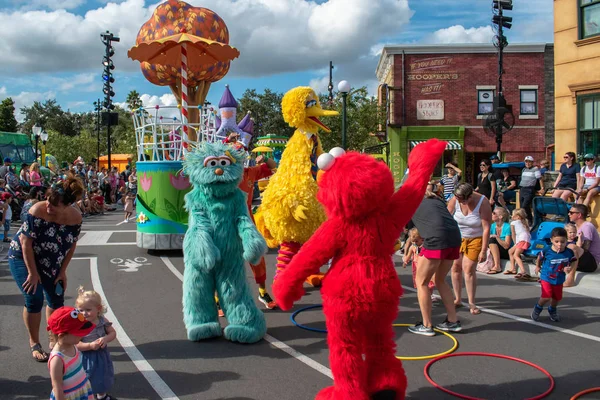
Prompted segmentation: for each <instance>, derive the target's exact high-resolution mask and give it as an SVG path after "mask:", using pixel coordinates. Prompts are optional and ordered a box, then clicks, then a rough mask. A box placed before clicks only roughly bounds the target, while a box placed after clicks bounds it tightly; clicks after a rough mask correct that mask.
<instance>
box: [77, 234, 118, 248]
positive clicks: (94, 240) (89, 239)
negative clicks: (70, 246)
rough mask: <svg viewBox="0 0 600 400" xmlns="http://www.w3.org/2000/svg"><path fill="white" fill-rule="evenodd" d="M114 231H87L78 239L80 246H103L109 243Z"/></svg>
mask: <svg viewBox="0 0 600 400" xmlns="http://www.w3.org/2000/svg"><path fill="white" fill-rule="evenodd" d="M112 234H113V233H112V231H87V232H85V235H83V237H82V238H81V239H79V240H78V241H77V245H78V246H91V245H98V246H102V245H104V244H107V243H108V240H109V239H110V236H111V235H112Z"/></svg>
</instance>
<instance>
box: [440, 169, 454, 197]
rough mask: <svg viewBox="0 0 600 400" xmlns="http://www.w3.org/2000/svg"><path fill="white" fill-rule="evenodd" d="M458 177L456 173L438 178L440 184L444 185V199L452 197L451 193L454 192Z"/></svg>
mask: <svg viewBox="0 0 600 400" xmlns="http://www.w3.org/2000/svg"><path fill="white" fill-rule="evenodd" d="M458 179H459V175H458V174H456V175H454V176H450V175H444V176H443V177H442V179H441V180H440V183H441V184H442V186H444V199H446V201H448V199H450V197H452V194H453V193H454V188H455V187H456V184H457V183H458Z"/></svg>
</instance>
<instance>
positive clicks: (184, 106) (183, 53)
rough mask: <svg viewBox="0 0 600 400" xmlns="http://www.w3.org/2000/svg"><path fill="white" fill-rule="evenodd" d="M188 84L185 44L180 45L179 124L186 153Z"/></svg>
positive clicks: (183, 149)
mask: <svg viewBox="0 0 600 400" xmlns="http://www.w3.org/2000/svg"><path fill="white" fill-rule="evenodd" d="M187 85H188V82H187V44H186V43H185V42H183V43H182V44H181V123H182V124H183V135H182V145H183V148H182V151H183V152H184V154H185V152H186V151H187V149H188V147H187V141H188V138H189V136H188V87H187Z"/></svg>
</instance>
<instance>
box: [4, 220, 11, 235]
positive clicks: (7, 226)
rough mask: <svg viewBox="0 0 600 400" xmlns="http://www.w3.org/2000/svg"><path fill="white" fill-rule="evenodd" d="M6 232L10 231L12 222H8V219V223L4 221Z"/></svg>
mask: <svg viewBox="0 0 600 400" xmlns="http://www.w3.org/2000/svg"><path fill="white" fill-rule="evenodd" d="M4 231H5V232H8V231H10V220H8V219H7V220H6V221H4ZM9 239H10V238H9Z"/></svg>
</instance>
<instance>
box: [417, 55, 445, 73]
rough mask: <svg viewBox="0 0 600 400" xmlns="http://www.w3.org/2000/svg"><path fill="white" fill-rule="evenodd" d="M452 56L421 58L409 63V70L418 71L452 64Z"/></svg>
mask: <svg viewBox="0 0 600 400" xmlns="http://www.w3.org/2000/svg"><path fill="white" fill-rule="evenodd" d="M453 61H454V60H453V58H452V57H433V58H422V59H420V60H418V61H414V62H411V63H410V70H411V71H418V70H424V69H438V68H443V67H448V66H450V65H453V64H454V62H453Z"/></svg>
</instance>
